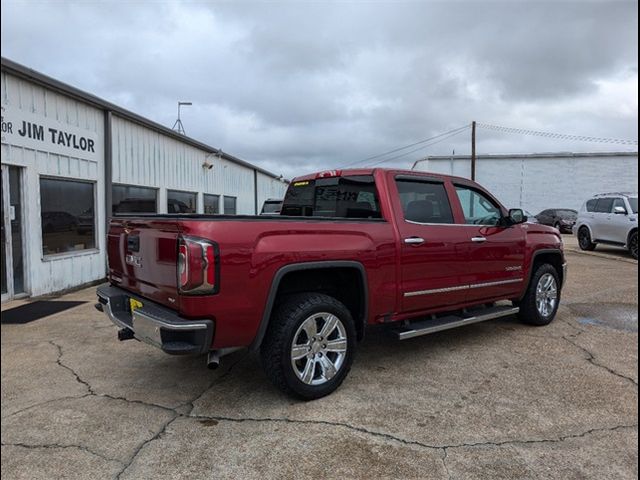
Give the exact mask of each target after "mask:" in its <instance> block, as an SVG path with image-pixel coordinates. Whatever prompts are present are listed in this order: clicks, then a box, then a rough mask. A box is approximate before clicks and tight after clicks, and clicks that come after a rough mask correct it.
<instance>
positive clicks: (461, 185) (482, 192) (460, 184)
mask: <svg viewBox="0 0 640 480" xmlns="http://www.w3.org/2000/svg"><path fill="white" fill-rule="evenodd" d="M451 185H452V187H453V194H454V198H455V200H456V202H457V204H458V208H459V209H460V210H459V212H460V218H459V219H458V221H460V220H461V221H462V222H463V223H456V225H460V226H467V227H500V226H501V225H500V222H499V221H498V223H496V224H495V225H487V224H484V223H468V222H467V217H466V215H465V214H464V208H463V207H462V202H461V201H460V196H459V195H458V188H465V189H467V190H471V191H472V192H475V193H476V194H479V195H481V196H483V197H485V198H486V199H488V200H489V202H490V203H491V204H493V205H494V206H495V207H496V208H497V209H498V212H499V213H500V219H502V218H504V217H505V216H506V210H505V208H504V206H503V205H502V204H501V203H500V202H499V201H498V199H497V198H495V197H494V196H493V195H491V194H490V193H489V192H487V191H486V190H484V189H483V188H480V187H479V186H478V185H471V184H468V183H464V182H452V183H451ZM500 219H499V220H500Z"/></svg>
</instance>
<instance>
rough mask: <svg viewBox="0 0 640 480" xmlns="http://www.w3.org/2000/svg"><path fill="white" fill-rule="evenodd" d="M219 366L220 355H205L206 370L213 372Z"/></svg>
mask: <svg viewBox="0 0 640 480" xmlns="http://www.w3.org/2000/svg"><path fill="white" fill-rule="evenodd" d="M219 366H220V354H219V353H218V352H217V351H215V350H214V351H212V352H209V354H208V355H207V368H208V369H209V370H215V369H216V368H218V367H219Z"/></svg>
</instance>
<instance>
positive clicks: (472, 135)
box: [471, 120, 476, 181]
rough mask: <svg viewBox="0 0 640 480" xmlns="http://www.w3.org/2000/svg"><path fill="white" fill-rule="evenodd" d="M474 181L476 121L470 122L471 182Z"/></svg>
mask: <svg viewBox="0 0 640 480" xmlns="http://www.w3.org/2000/svg"><path fill="white" fill-rule="evenodd" d="M475 179H476V121H475V120H474V121H473V122H471V180H473V181H475Z"/></svg>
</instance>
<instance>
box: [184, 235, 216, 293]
mask: <svg viewBox="0 0 640 480" xmlns="http://www.w3.org/2000/svg"><path fill="white" fill-rule="evenodd" d="M219 289H220V254H219V251H218V245H217V244H216V243H215V242H211V241H209V240H205V239H203V238H197V237H184V236H181V237H179V239H178V290H179V292H180V293H181V294H182V295H211V294H214V293H218V290H219Z"/></svg>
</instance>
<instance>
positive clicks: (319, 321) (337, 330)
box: [291, 312, 347, 385]
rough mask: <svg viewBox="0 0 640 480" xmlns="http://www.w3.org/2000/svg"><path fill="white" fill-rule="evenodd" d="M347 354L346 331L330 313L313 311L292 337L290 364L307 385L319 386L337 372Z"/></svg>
mask: <svg viewBox="0 0 640 480" xmlns="http://www.w3.org/2000/svg"><path fill="white" fill-rule="evenodd" d="M346 356H347V331H346V329H345V327H344V325H343V324H342V322H341V321H340V319H339V318H338V317H336V316H335V315H333V314H331V313H327V312H321V313H315V314H313V315H311V316H310V317H309V318H307V319H306V320H305V321H304V322H302V324H301V325H300V327H299V328H298V331H297V332H296V334H295V335H294V336H293V342H292V343H291V366H292V367H293V371H294V372H295V374H296V376H297V377H298V378H299V379H300V380H301V381H302V382H304V383H306V384H307V385H322V384H323V383H326V382H328V381H329V380H331V379H332V378H333V377H335V376H336V374H337V373H338V372H339V371H340V368H341V367H342V365H343V364H344V360H345V358H346Z"/></svg>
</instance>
